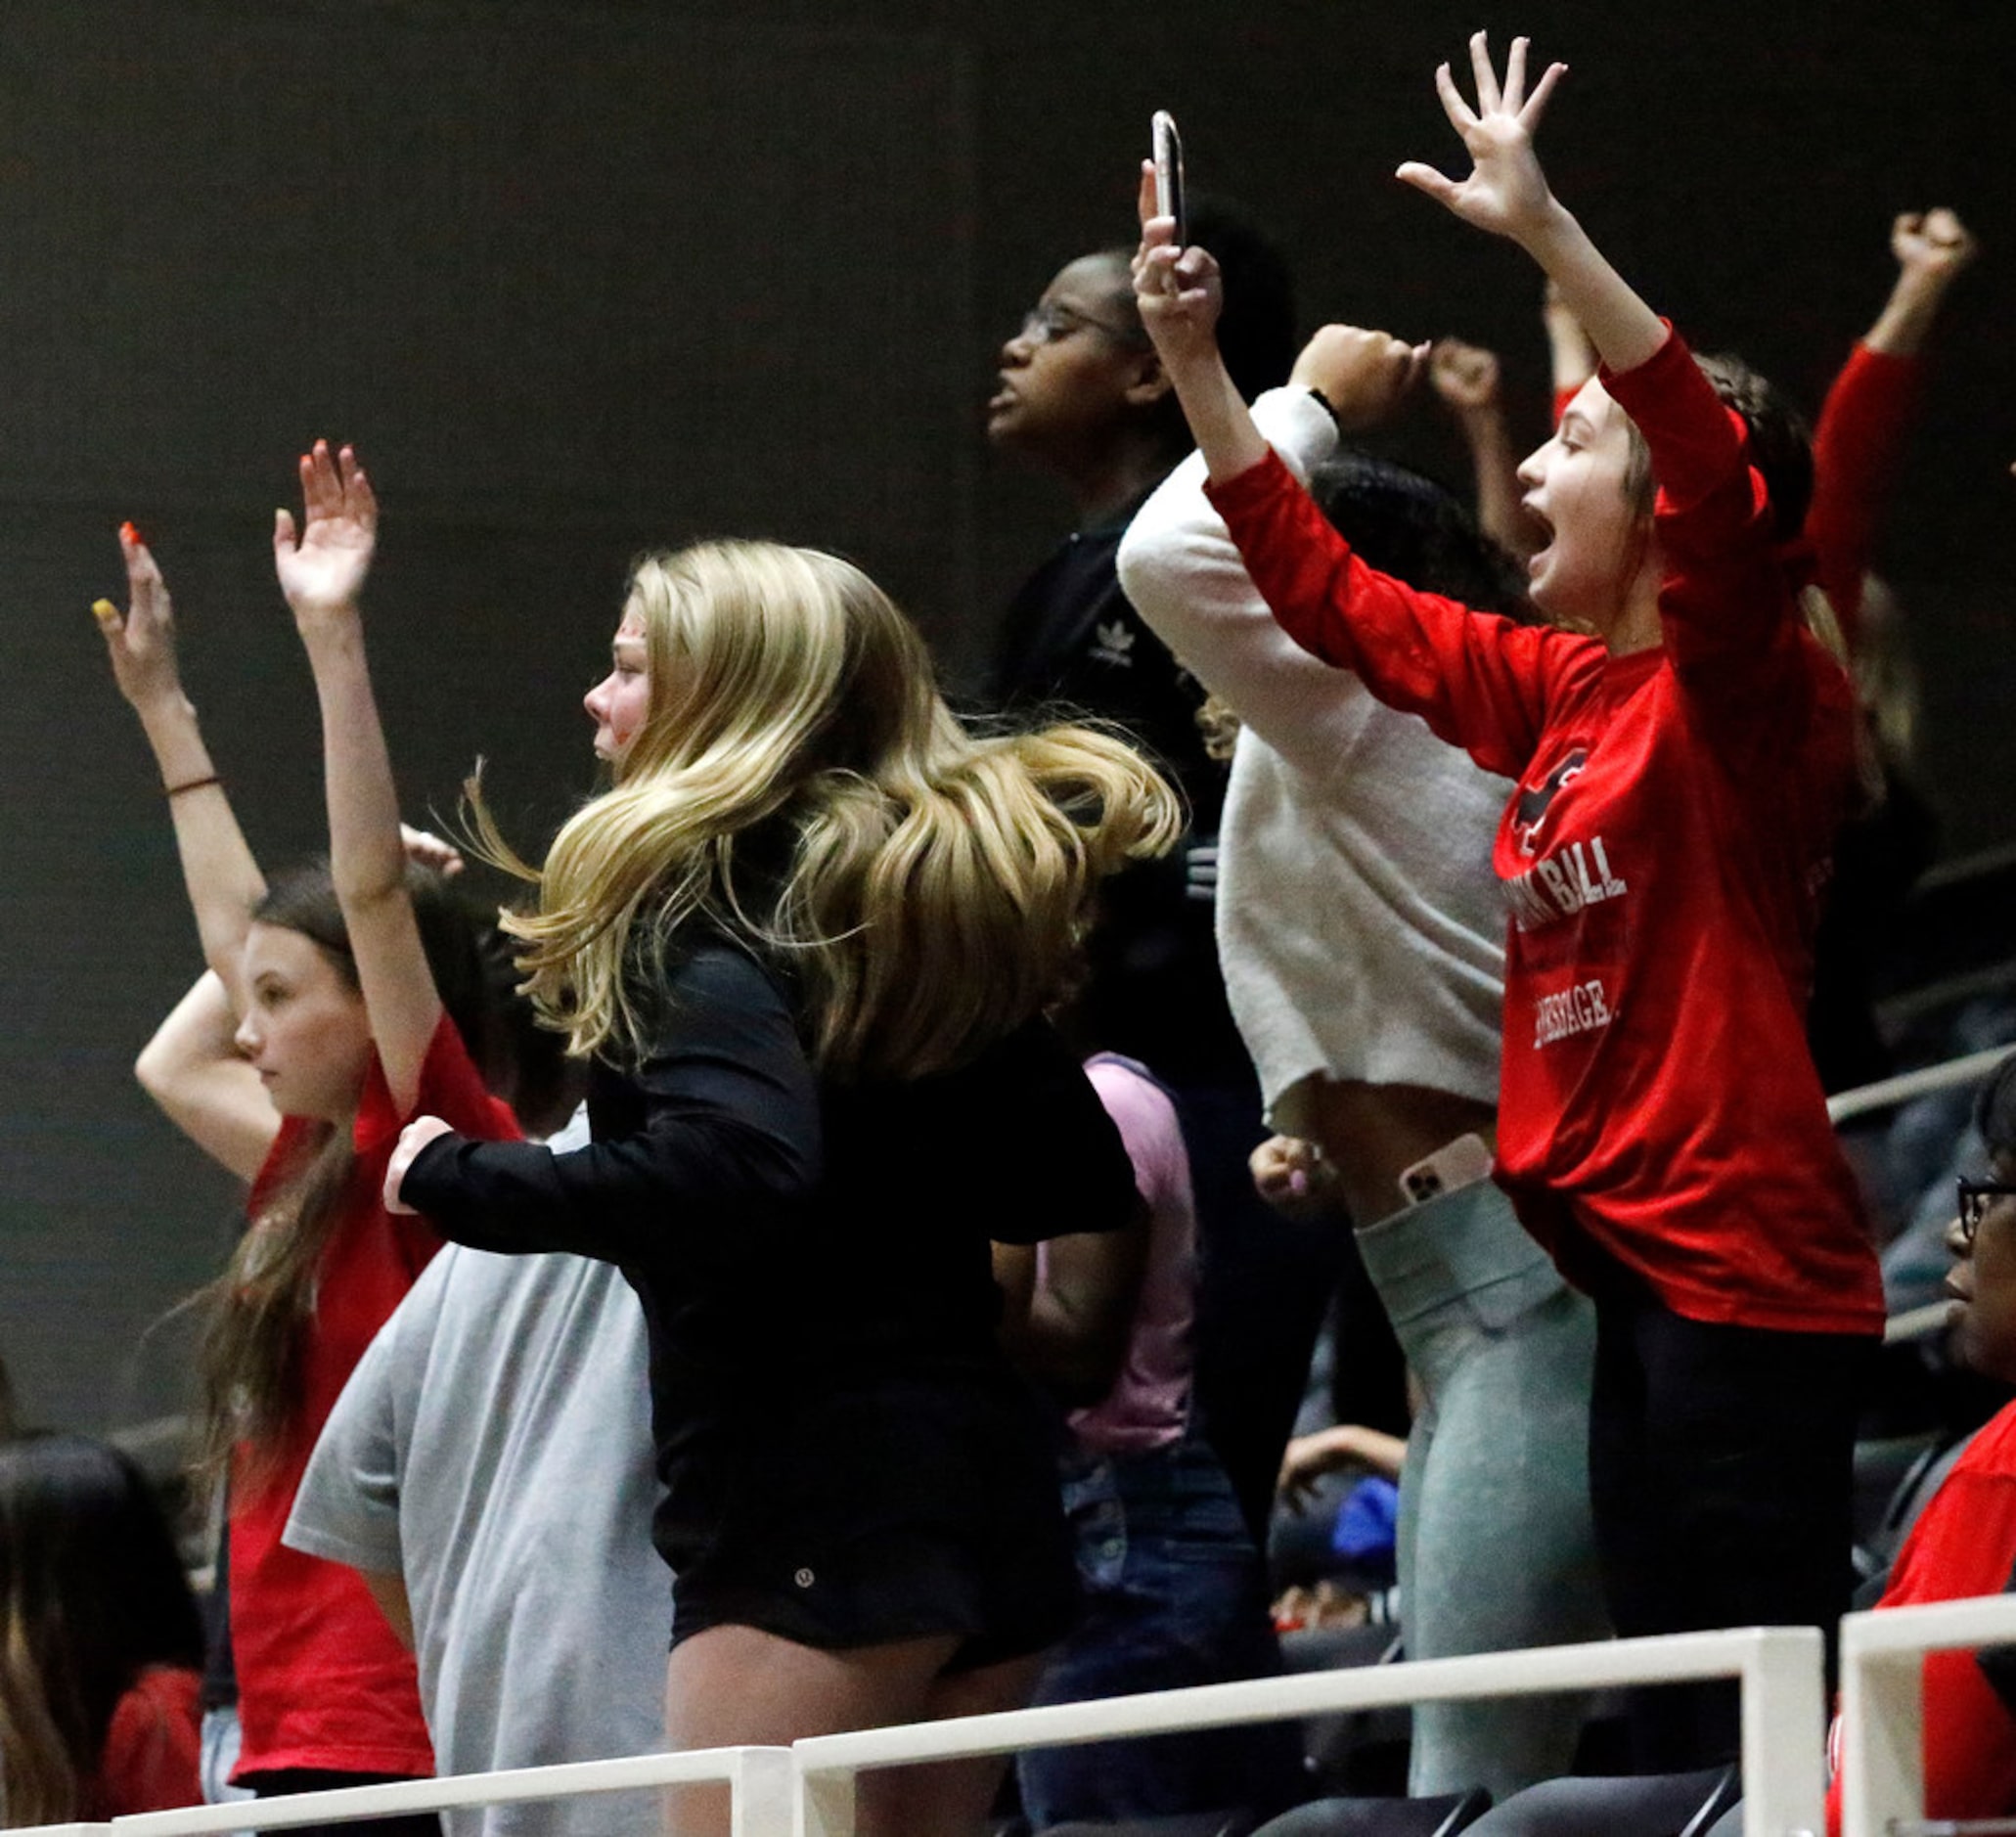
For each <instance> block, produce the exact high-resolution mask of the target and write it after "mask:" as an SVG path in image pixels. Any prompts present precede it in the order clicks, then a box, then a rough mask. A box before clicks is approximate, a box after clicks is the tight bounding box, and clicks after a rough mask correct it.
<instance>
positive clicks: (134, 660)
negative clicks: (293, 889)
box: [91, 523, 266, 1010]
mask: <svg viewBox="0 0 2016 1837" xmlns="http://www.w3.org/2000/svg"><path fill="white" fill-rule="evenodd" d="M119 550H120V553H121V554H122V555H123V556H124V558H125V561H126V586H127V595H128V598H127V606H126V610H125V612H124V613H123V614H121V613H120V611H119V610H118V608H117V607H116V606H114V605H112V602H111V601H109V600H100V601H98V602H97V603H96V604H95V605H93V606H92V608H91V611H92V614H93V616H94V617H95V618H96V619H97V620H98V629H99V630H100V632H102V633H103V634H104V636H105V646H106V651H107V654H108V655H109V656H110V657H111V659H112V680H113V682H115V683H116V684H117V685H118V689H119V694H122V695H123V696H125V698H126V700H127V701H128V702H129V703H131V705H132V708H133V712H134V713H135V714H137V715H138V716H139V717H140V730H141V732H142V733H144V734H145V735H146V736H147V741H148V744H149V745H150V746H151V747H153V749H154V758H155V765H156V767H157V769H158V771H159V772H160V776H161V793H162V795H163V797H165V799H166V800H167V805H168V817H169V820H170V821H171V822H172V823H173V824H174V826H175V847H176V851H177V853H178V854H179V855H180V856H181V858H182V881H183V885H184V886H185V887H186V888H187V889H188V891H189V904H190V907H191V909H192V910H193V911H194V913H195V915H196V929H197V936H198V938H199V939H200V940H201V942H202V953H203V962H204V963H207V964H208V965H209V967H210V970H211V972H212V973H213V974H214V975H215V976H216V977H217V979H218V980H219V981H220V982H222V983H223V985H224V987H225V989H226V991H227V992H228V993H229V995H230V997H231V1004H232V1007H233V1008H237V1009H240V1010H242V1009H243V1008H244V1006H245V1004H244V1000H243V990H242V987H241V973H242V965H243V962H244V958H245V934H246V926H248V925H249V924H250V923H251V916H252V908H253V907H254V906H256V905H257V904H258V903H259V901H260V900H261V899H263V898H264V897H265V894H266V881H265V878H264V876H263V875H262V874H260V873H259V864H258V863H257V862H256V861H254V860H253V859H252V851H251V849H250V848H249V847H248V846H247V845H246V839H245V832H244V830H242V829H240V828H239V827H238V819H237V817H236V816H235V815H234V814H233V812H232V809H231V800H230V798H229V797H228V796H226V794H225V790H224V781H223V780H222V779H221V778H220V777H219V776H218V774H217V768H216V766H215V765H214V764H213V763H212V761H211V759H210V751H209V748H208V746H206V745H205V744H204V743H203V737H202V728H201V727H200V726H199V725H198V722H197V717H196V707H195V705H194V704H193V703H192V702H191V701H190V699H189V696H188V695H187V694H185V693H184V691H183V688H182V671H181V665H180V663H179V661H178V659H177V656H176V650H175V609H174V605H173V604H172V603H171V602H170V600H169V598H168V588H167V583H166V582H165V581H163V580H162V578H161V570H160V568H159V567H158V566H157V564H156V561H155V559H154V556H153V555H152V554H151V553H150V552H149V550H148V547H147V545H146V544H145V543H144V542H142V541H141V540H140V532H139V531H138V530H136V529H135V528H134V527H133V525H132V524H131V523H122V524H120V526H119Z"/></svg>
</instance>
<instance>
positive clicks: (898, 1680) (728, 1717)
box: [386, 542, 1180, 1837]
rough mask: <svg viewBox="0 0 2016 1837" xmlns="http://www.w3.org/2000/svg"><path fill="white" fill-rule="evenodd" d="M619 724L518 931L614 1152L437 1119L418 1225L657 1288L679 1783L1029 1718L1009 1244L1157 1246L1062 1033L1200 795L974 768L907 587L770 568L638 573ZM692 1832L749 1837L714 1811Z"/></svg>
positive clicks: (411, 1194)
mask: <svg viewBox="0 0 2016 1837" xmlns="http://www.w3.org/2000/svg"><path fill="white" fill-rule="evenodd" d="M587 708H588V712H589V715H590V717H591V718H592V719H593V720H594V722H595V725H596V740H595V744H596V751H597V752H598V754H600V755H601V756H602V758H603V759H605V761H606V762H607V764H608V765H609V767H610V769H611V771H612V774H613V778H614V784H613V786H612V788H610V789H609V790H608V791H607V792H606V793H605V794H604V795H602V796H600V797H598V798H596V799H595V800H594V801H593V802H591V803H589V804H588V805H586V806H585V807H584V808H583V809H582V810H580V811H579V812H578V813H577V814H576V815H575V816H574V817H573V819H572V820H571V821H570V822H568V823H567V824H566V825H565V827H564V828H563V829H561V830H560V834H559V836H558V838H557V839H556V840H555V842H554V844H553V846H552V848H551V850H550V851H549V852H548V855H547V858H546V861H545V864H544V867H543V868H542V869H541V870H539V871H538V873H537V874H536V876H535V877H536V878H537V880H538V883H539V905H538V909H537V911H536V912H534V913H532V914H531V915H529V916H527V917H524V918H514V919H508V920H507V925H508V928H510V929H511V930H513V931H514V932H515V933H516V935H517V936H518V937H519V938H520V939H521V940H522V942H523V945H524V951H523V954H522V956H521V957H520V958H519V964H520V967H521V968H522V969H523V970H524V972H525V975H526V979H527V980H526V986H527V988H528V989H529V991H530V993H531V995H532V998H533V1000H534V1002H535V1003H536V1004H537V1006H538V1007H539V1008H540V1010H541V1012H542V1013H543V1014H544V1015H545V1016H546V1017H547V1018H548V1019H549V1021H550V1022H551V1024H553V1025H554V1026H556V1027H559V1028H560V1029H563V1030H564V1031H565V1033H566V1034H567V1036H568V1040H569V1043H570V1046H571V1048H572V1050H573V1051H574V1052H575V1053H579V1054H583V1055H591V1056H592V1058H593V1060H594V1064H593V1069H592V1072H591V1083H590V1095H589V1105H590V1114H591V1118H592V1121H593V1124H594V1130H595V1141H594V1143H593V1144H592V1145H591V1146H589V1147H587V1148H584V1149H581V1150H578V1151H576V1152H574V1153H571V1154H560V1155H556V1154H554V1153H552V1152H551V1151H549V1150H547V1149H544V1148H539V1147H532V1146H528V1145H525V1144H514V1145H499V1144H485V1143H472V1142H470V1141H468V1140H466V1139H465V1138H464V1137H462V1136H460V1135H457V1134H455V1133H454V1132H452V1131H451V1130H450V1129H449V1128H448V1125H447V1124H446V1123H445V1122H443V1121H441V1120H438V1119H434V1118H426V1119H423V1120H422V1121H420V1122H417V1123H415V1124H414V1125H412V1126H411V1127H410V1128H409V1129H408V1130H407V1131H406V1134H405V1137H404V1138H403V1140H402V1143H401V1146H400V1150H399V1153H398V1155H397V1156H396V1157H395V1159H394V1161H393V1164H392V1167H391V1170H390V1172H389V1175H388V1177H387V1182H386V1196H387V1202H388V1203H391V1204H397V1205H399V1206H402V1207H413V1208H416V1209H418V1210H419V1211H420V1212H422V1213H423V1214H424V1215H426V1217H428V1218H429V1219H431V1220H432V1221H433V1222H434V1223H435V1224H436V1225H438V1226H439V1227H440V1229H441V1230H442V1231H443V1232H446V1233H447V1234H448V1235H449V1236H451V1237H453V1238H455V1239H456V1240H458V1241H460V1242H466V1243H470V1244H474V1245H477V1246H479V1247H482V1248H487V1249H495V1250H533V1249H569V1250H576V1251H580V1252H583V1253H585V1254H587V1255H590V1256H595V1257H600V1258H603V1259H605V1260H607V1261H610V1262H613V1263H616V1264H618V1265H619V1266H620V1267H621V1268H622V1269H623V1271H624V1273H625V1275H626V1276H627V1277H629V1279H630V1281H631V1282H632V1283H633V1285H634V1286H635V1287H636V1289H637V1291H638V1293H639V1296H640V1297H641V1299H642V1301H643V1305H644V1309H645V1315H646V1319H647V1322H648V1324H649V1327H650V1337H651V1348H652V1361H651V1367H652V1390H653V1395H652V1408H653V1422H654V1434H655V1439H656V1443H657V1451H658V1464H659V1470H660V1474H661V1477H662V1478H663V1480H664V1482H665V1487H666V1497H665V1502H664V1505H663V1507H662V1508H661V1510H660V1512H659V1514H658V1519H657V1523H656V1526H655V1536H656V1542H657V1546H658V1549H659V1551H660V1553H661V1554H662V1555H663V1556H664V1558H665V1560H666V1562H667V1564H668V1565H669V1566H670V1567H671V1569H672V1570H673V1572H674V1575H675V1578H676V1586H675V1589H674V1594H673V1614H672V1632H671V1637H672V1653H671V1658H670V1662H669V1669H668V1672H667V1699H668V1701H667V1710H666V1721H667V1733H668V1736H669V1738H670V1740H671V1742H672V1743H673V1745H675V1746H678V1747H688V1748H692V1747H712V1746H717V1745H722V1744H728V1743H744V1742H760V1743H772V1742H788V1741H792V1740H795V1739H797V1738H799V1737H801V1736H807V1735H812V1734H817V1733H823V1732H827V1731H830V1730H836V1729H843V1728H852V1727H860V1726H867V1725H876V1724H884V1723H896V1722H907V1721H915V1720H921V1719H925V1718H931V1717H938V1716H949V1715H959V1714H965V1713H970V1712H976V1711H982V1710H992V1709H1002V1708H1008V1707H1011V1706H1013V1705H1014V1704H1017V1703H1019V1702H1020V1701H1022V1700H1023V1699H1024V1697H1025V1696H1026V1694H1027V1692H1028V1691H1029V1689H1030V1688H1031V1687H1032V1684H1033V1681H1034V1678H1035V1674H1036V1670H1037V1665H1038V1660H1039V1656H1040V1654H1041V1652H1042V1651H1043V1649H1044V1648H1045V1647H1046V1646H1048V1645H1049V1644H1051V1643H1052V1642H1053V1640H1054V1639H1055V1638H1056V1637H1057V1636H1058V1635H1060V1634H1061V1633H1062V1632H1063V1631H1064V1630H1065V1628H1066V1626H1067V1625H1068V1624H1069V1622H1070V1619H1071V1616H1072V1612H1073V1607H1074V1594H1075V1589H1074V1583H1073V1575H1072V1565H1071V1558H1070V1553H1069V1547H1068V1544H1067V1541H1066V1537H1065V1533H1064V1526H1063V1520H1062V1516H1061V1512H1060V1508H1059V1504H1058V1500H1057V1493H1056V1484H1055V1474H1054V1469H1053V1461H1052V1455H1051V1444H1050V1439H1049V1425H1048V1424H1047V1423H1046V1422H1045V1420H1044V1418H1043V1416H1042V1414H1041V1412H1040V1410H1039V1408H1038V1406H1036V1405H1035V1404H1034V1402H1033V1400H1032V1399H1031V1397H1030V1395H1029V1394H1028V1393H1027V1392H1026V1391H1025V1390H1024V1389H1023V1388H1022V1387H1021V1385H1020V1384H1019V1383H1018V1382H1017V1381H1016V1380H1015V1379H1014V1378H1013V1376H1012V1375H1011V1374H1010V1372H1009V1369H1008V1366H1007V1363H1006V1361H1005V1359H1004V1358H1003V1356H1002V1354H1001V1352H1000V1350H999V1348H998V1347H997V1345H996V1343H995V1325H996V1322H997V1319H998V1316H999V1312H1000V1300H999V1295H998V1292H997V1291H996V1289H995V1287H994V1284H993V1280H992V1276H991V1271H990V1248H989V1246H990V1240H1001V1241H1011V1242H1020V1243H1028V1242H1033V1241H1035V1240H1037V1239H1040V1238H1046V1237H1051V1236H1055V1235H1060V1234H1066V1233H1073V1232H1095V1231H1105V1230H1111V1229H1116V1228H1119V1227H1121V1226H1124V1225H1125V1224H1127V1223H1128V1222H1129V1221H1130V1220H1131V1218H1132V1216H1133V1208H1134V1206H1135V1204H1136V1199H1135V1192H1134V1179H1133V1173H1132V1169H1131V1166H1130V1164H1129V1161H1128V1158H1127V1155H1126V1152H1125V1150H1124V1148H1123V1147H1122V1146H1121V1143H1120V1142H1119V1139H1118V1136H1117V1134H1116V1133H1115V1131H1114V1130H1113V1128H1112V1126H1111V1124H1110V1123H1109V1122H1108V1121H1107V1119H1106V1117H1105V1114H1104V1112H1103V1110H1102V1109H1101V1107H1100V1105H1099V1102H1098V1098H1097V1096H1096V1095H1095V1094H1094V1092H1093V1090H1092V1088H1091V1086H1090V1084H1089V1083H1088V1082H1087V1080H1086V1078H1085V1076H1084V1074H1083V1073H1082V1072H1081V1071H1080V1070H1079V1068H1078V1066H1077V1065H1076V1063H1075V1062H1074V1061H1073V1059H1072V1057H1071V1054H1070V1053H1069V1052H1068V1051H1067V1050H1066V1048H1065V1047H1064V1046H1063V1044H1062V1042H1061V1041H1060V1040H1059V1039H1058V1038H1057V1037H1056V1036H1055V1035H1054V1034H1053V1031H1052V1030H1051V1029H1050V1027H1049V1026H1048V1024H1047V1023H1046V1022H1045V1021H1044V1019H1043V1018H1042V1015H1043V1010H1044V1008H1045V1006H1046V1004H1048V1003H1050V1002H1051V1001H1052V1000H1053V999H1054V998H1055V997H1056V996H1057V995H1058V993H1059V992H1060V991H1061V989H1062V988H1063V987H1064V985H1065V984H1066V983H1067V981H1068V979H1069V977H1070V975H1071V973H1072V969H1073V965H1074V961H1075V956H1076V951H1077V947H1078V943H1079V939H1080V937H1081V935H1082V933H1083V931H1084V929H1085V926H1086V923H1087V920H1088V918H1089V911H1088V909H1089V906H1090V903H1091V900H1092V897H1093V895H1094V892H1095V889H1096V887H1097V885H1098V882H1099V880H1100V879H1101V878H1102V877H1103V876H1105V875H1106V874H1110V873H1112V872H1113V871H1114V870H1115V869H1117V868H1118V867H1120V866H1121V864H1122V863H1123V862H1125V861H1127V860H1129V859H1131V858H1135V857H1140V856H1144V855H1147V854H1149V853H1152V852H1155V851H1157V850H1160V849H1163V848H1166V847H1167V846H1168V845H1169V844H1170V843H1171V842H1172V841H1173V840H1174V838H1175V836H1176V835H1177V833H1178V830H1179V828H1180V813H1179V810H1178V807H1177V803H1176V799H1175V797H1174V795H1173V794H1172V793H1171V791H1170V790H1169V789H1168V787H1167V786H1166V785H1165V784H1163V783H1162V782H1161V781H1160V779H1158V778H1157V777H1156V775H1155V773H1154V772H1153V771H1152V770H1151V769H1150V768H1149V767H1148V766H1147V765H1146V764H1145V763H1144V762H1143V761H1142V759H1141V757H1140V756H1139V755H1138V754H1136V753H1135V752H1134V751H1133V750H1132V749H1131V748H1130V747H1128V746H1127V745H1125V744H1124V743H1122V742H1121V741H1120V740H1118V739H1113V738H1110V737H1108V736H1106V735H1103V734H1099V733H1096V732H1093V731H1090V730H1087V729H1083V728H1053V729H1050V730H1048V731H1046V732H1042V733H1034V734H1022V735H1004V736H999V737H993V738H978V737H975V736H972V735H969V734H968V733H967V732H965V731H964V730H963V728H962V727H961V725H960V724H959V723H958V722H957V721H956V720H955V719H954V718H953V716H952V715H951V713H950V712H949V711H948V710H947V708H946V706H945V703H944V702H943V700H942V699H941V698H940V696H939V694H938V691H937V688H936V686H935V684H934V681H933V677H932V671H931V666H930V662H929V659H928V656H927V654H926V652H925V650H924V647H923V644H922V641H921V640H920V639H919V637H918V634H917V632H916V630H915V628H914V627H913V626H912V625H911V624H910V622H909V621H908V620H907V619H906V618H905V617H904V615H903V614H902V613H901V612H900V611H899V610H898V609H897V608H896V606H895V605H893V604H892V603H891V602H890V601H889V599H888V598H887V596H885V595H884V594H883V593H882V592H881V591H880V590H879V589H878V588H876V587H875V585H874V582H872V581H871V580H869V579H868V578H867V576H866V575H864V574H863V573H862V572H861V571H860V570H859V569H858V568H855V567H854V566H852V565H850V564H849V563H848V562H846V561H843V560H838V559H836V558H835V557H833V556H830V555H824V554H819V553H816V552H813V551H809V550H802V549H789V548H784V547H780V546H777V545H774V544H769V543H753V542H717V543H707V544H702V545H700V546H698V547H695V548H691V549H688V550H685V551H683V552H681V553H678V554H669V555H666V554H661V555H653V556H650V557H648V558H647V559H645V560H643V561H642V562H640V563H639V564H638V566H637V568H636V570H635V573H634V575H633V577H632V579H631V582H630V588H629V593H628V596H627V599H626V603H625V605H624V608H623V614H622V621H621V623H620V624H619V626H618V627H617V630H616V636H615V642H614V654H613V667H612V669H611V670H610V673H609V675H608V676H607V678H606V679H605V680H604V681H603V682H601V683H599V684H598V685H597V686H596V687H595V688H594V689H593V690H592V691H591V692H590V693H589V694H588V697H587ZM477 809H478V822H479V825H485V826H486V825H487V819H484V818H483V817H482V816H481V814H480V812H481V806H480V802H478V805H477ZM485 832H486V834H487V836H488V839H489V841H490V843H491V844H492V845H493V848H494V849H495V850H496V851H497V852H499V853H500V854H502V853H503V852H504V850H503V846H502V842H501V838H499V837H498V836H497V835H496V832H495V830H494V829H487V827H486V829H485ZM527 872H530V871H529V870H527ZM525 1687H527V1688H531V1689H536V1688H537V1687H538V1684H537V1680H525ZM998 1774H999V1769H998V1768H997V1767H996V1766H995V1765H993V1764H991V1763H987V1764H971V1765H963V1766H951V1767H944V1768H936V1769H924V1770H904V1771H902V1772H899V1773H889V1774H878V1775H875V1776H874V1778H873V1779H872V1780H871V1781H868V1782H864V1785H863V1806H862V1815H863V1828H864V1830H867V1831H874V1832H896V1831H902V1832H904V1833H906V1834H907V1837H918V1834H922V1833H932V1832H944V1833H952V1832H965V1831H972V1830H977V1829H979V1828H980V1827H981V1825H982V1822H983V1820H984V1817H985V1814H986V1811H987V1807H988V1804H989V1801H990V1799H991V1796H992V1793H993V1789H994V1785H995V1782H996V1779H997V1778H998ZM672 1812H673V1818H674V1823H675V1826H676V1828H677V1829H678V1830H679V1831H681V1832H682V1833H687V1832H697V1831H703V1830H721V1831H725V1830H726V1828H727V1821H726V1820H727V1808H726V1801H725V1794H723V1793H722V1792H721V1791H720V1789H717V1788H706V1789H699V1788H694V1789H691V1790H688V1791H684V1792H682V1793H680V1794H679V1795H677V1797H676V1801H675V1804H674V1806H673V1808H672Z"/></svg>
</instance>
